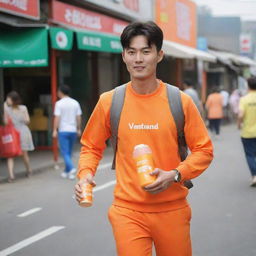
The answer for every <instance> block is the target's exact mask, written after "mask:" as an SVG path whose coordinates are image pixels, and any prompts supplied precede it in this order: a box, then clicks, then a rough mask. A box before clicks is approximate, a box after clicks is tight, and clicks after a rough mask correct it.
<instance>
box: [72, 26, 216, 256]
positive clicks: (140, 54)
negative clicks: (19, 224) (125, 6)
mask: <svg viewBox="0 0 256 256" xmlns="http://www.w3.org/2000/svg"><path fill="white" fill-rule="evenodd" d="M162 42H163V32H162V30H161V29H160V28H159V27H158V26H157V25H156V24H155V23H153V22H145V23H144V22H134V23H131V24H129V25H128V26H127V27H126V28H125V29H124V31H123V33H122V35H121V43H122V46H123V53H122V57H123V61H124V62H125V64H126V67H127V70H128V71H129V73H130V78H131V81H130V82H128V83H127V87H126V94H125V100H124V105H123V109H122V113H121V118H120V122H119V129H118V147H117V152H116V179H117V182H116V187H115V192H114V201H113V204H112V206H111V207H110V209H109V213H108V216H109V220H110V222H111V225H112V229H113V233H114V237H115V240H116V248H117V254H118V255H119V256H131V255H140V256H149V255H152V244H153V243H154V245H155V248H156V254H157V255H158V256H177V255H179V256H190V255H192V249H191V239H190V219H191V209H190V206H189V204H188V202H187V200H186V197H187V195H188V189H187V188H186V187H185V186H183V182H184V181H185V180H188V179H193V178H196V177H197V176H199V175H200V174H201V173H202V172H203V171H204V170H205V169H206V168H207V167H208V166H209V164H210V163H211V161H212V158H213V147H212V143H211V140H210V138H209V136H208V132H207V129H206V127H205V125H204V122H203V120H202V118H201V116H200V113H199V111H198V109H197V107H196V106H195V104H194V103H193V101H192V99H191V97H189V96H188V95H186V94H185V93H183V92H181V101H182V106H183V111H184V115H185V127H184V132H185V137H186V142H187V145H188V147H189V149H190V151H191V154H190V155H189V156H188V157H187V158H186V160H184V161H181V159H180V156H179V153H178V142H177V130H176V125H175V122H174V119H173V117H172V115H171V111H170V107H169V103H168V98H167V90H166V84H165V83H163V82H162V81H161V80H159V79H157V77H156V68H157V64H158V63H159V62H160V61H161V60H162V58H163V55H164V53H163V51H162V49H161V48H162ZM113 92H114V90H111V91H108V92H105V93H103V94H102V95H101V96H100V99H99V101H98V103H97V105H96V107H95V109H94V111H93V113H92V115H91V117H90V119H89V121H88V123H87V125H86V128H85V130H84V132H83V135H82V138H81V143H82V148H81V153H80V159H79V172H78V178H79V181H78V183H77V184H76V186H75V192H76V199H77V201H78V202H79V201H80V200H81V198H82V193H81V192H82V191H81V185H82V184H84V183H90V184H95V183H94V180H93V177H94V175H95V173H96V169H97V166H98V163H99V160H100V159H101V158H102V153H103V151H104V149H105V147H106V143H105V141H106V140H107V139H108V138H109V137H110V136H111V130H110V107H111V102H112V96H113ZM138 144H146V145H148V146H149V147H150V148H151V150H152V152H153V157H154V163H155V166H156V169H154V171H153V172H152V173H151V175H156V176H157V178H156V181H155V182H154V183H153V184H151V185H148V186H146V187H144V188H141V186H140V184H139V179H138V174H137V170H136V164H135V163H134V160H133V149H134V147H135V146H136V145H138Z"/></svg>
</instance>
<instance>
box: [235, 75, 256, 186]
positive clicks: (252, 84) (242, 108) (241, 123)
mask: <svg viewBox="0 0 256 256" xmlns="http://www.w3.org/2000/svg"><path fill="white" fill-rule="evenodd" d="M248 86H249V92H248V94H247V95H245V96H244V97H242V98H241V100H240V103H239V113H238V128H239V129H241V138H242V143H243V147H244V152H245V156H246V160H247V163H248V166H249V169H250V172H251V175H252V182H251V186H253V187H256V77H255V76H253V77H251V78H249V79H248Z"/></svg>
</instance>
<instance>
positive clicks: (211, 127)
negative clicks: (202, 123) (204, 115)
mask: <svg viewBox="0 0 256 256" xmlns="http://www.w3.org/2000/svg"><path fill="white" fill-rule="evenodd" d="M209 128H210V131H211V132H213V131H214V128H213V119H209Z"/></svg>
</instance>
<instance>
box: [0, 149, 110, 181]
mask: <svg viewBox="0 0 256 256" xmlns="http://www.w3.org/2000/svg"><path fill="white" fill-rule="evenodd" d="M79 152H80V144H76V145H75V148H74V153H73V161H74V165H75V166H77V163H78V158H79ZM29 157H30V164H31V168H32V170H33V175H36V173H37V172H41V171H46V170H49V169H52V168H55V169H60V173H61V171H62V169H63V168H64V163H63V159H62V157H61V155H60V154H59V159H58V162H54V160H53V153H52V151H49V150H47V151H36V150H35V151H32V152H30V153H29ZM104 157H105V159H104V161H110V162H111V161H112V148H110V147H108V148H107V149H106V150H105V152H104ZM14 174H15V177H16V178H23V177H24V178H25V177H26V168H25V166H24V163H23V158H22V157H17V158H15V161H14ZM33 175H32V177H33ZM7 179H8V170H7V164H6V160H5V159H0V183H1V182H7Z"/></svg>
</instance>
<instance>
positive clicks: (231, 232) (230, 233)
mask: <svg viewBox="0 0 256 256" xmlns="http://www.w3.org/2000/svg"><path fill="white" fill-rule="evenodd" d="M213 142H214V147H215V159H214V161H213V163H212V165H211V166H210V168H209V169H208V170H207V171H206V172H204V173H203V174H202V175H201V176H200V177H198V178H197V179H195V180H194V188H193V189H191V191H190V196H189V202H190V204H191V206H192V210H193V214H192V215H193V216H192V221H191V235H192V241H193V255H194V256H255V255H256V245H255V237H256V221H255V217H256V201H255V198H256V197H255V195H256V188H251V187H249V181H250V175H249V170H248V167H247V165H246V162H245V157H244V153H243V151H242V145H241V142H240V138H239V133H238V131H237V130H236V128H235V126H232V125H229V126H225V127H223V128H222V133H221V138H220V139H219V140H214V141H213ZM77 157H78V154H77V153H76V154H75V162H76V163H77ZM111 159H112V154H111V149H108V150H107V151H106V153H105V156H104V158H103V160H102V161H101V165H100V168H99V170H98V172H97V175H96V182H97V187H96V189H95V190H94V204H93V206H92V207H90V208H81V207H79V206H78V205H77V203H76V201H75V200H74V198H73V190H74V184H75V181H71V180H66V179H62V178H60V172H61V168H60V169H59V170H57V169H55V168H54V167H53V165H51V167H49V168H42V169H43V170H44V171H40V172H39V171H37V172H35V174H34V175H33V176H32V177H31V178H30V179H27V178H24V177H23V175H20V177H19V178H18V179H17V180H16V182H15V183H13V184H8V183H6V182H1V184H0V202H1V207H0V256H4V255H19V256H46V255H47V256H48V255H49V256H59V255H60V256H70V255H74V256H80V255H81V256H82V255H83V256H84V255H85V256H114V255H116V253H115V244H114V239H113V236H112V231H111V226H110V224H109V222H108V218H107V211H108V208H109V206H110V205H111V201H112V198H113V189H114V182H115V173H114V172H113V171H112V170H110V164H111ZM41 160H42V161H44V163H47V157H46V156H45V157H42V159H41ZM37 161H38V165H40V163H39V162H40V158H38V160H37ZM50 162H51V160H49V159H48V163H50ZM42 166H43V165H42ZM49 166H50V165H49ZM60 166H61V163H60ZM29 210H31V212H27V211H29ZM124 239H125V237H124ZM138 256H139V255H138ZM175 256H176V255H175ZM177 256H178V255H177Z"/></svg>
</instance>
